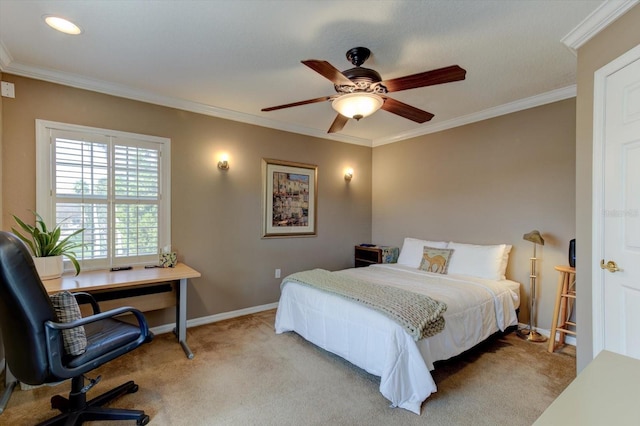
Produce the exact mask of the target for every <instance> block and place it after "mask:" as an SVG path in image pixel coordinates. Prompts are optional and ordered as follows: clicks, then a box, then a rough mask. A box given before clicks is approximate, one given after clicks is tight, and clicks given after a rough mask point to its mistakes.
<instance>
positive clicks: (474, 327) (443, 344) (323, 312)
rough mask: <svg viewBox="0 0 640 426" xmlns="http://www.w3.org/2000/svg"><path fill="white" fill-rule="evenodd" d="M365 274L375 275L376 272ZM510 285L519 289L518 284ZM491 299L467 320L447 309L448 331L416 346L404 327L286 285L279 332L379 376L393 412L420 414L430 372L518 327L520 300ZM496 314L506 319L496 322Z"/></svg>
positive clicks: (432, 388)
mask: <svg viewBox="0 0 640 426" xmlns="http://www.w3.org/2000/svg"><path fill="white" fill-rule="evenodd" d="M362 269H363V270H364V269H367V270H369V271H368V272H366V273H369V274H372V273H374V268H372V267H369V268H362ZM362 272H364V271H359V272H358V273H362ZM380 272H382V273H383V274H384V273H385V272H384V271H382V270H381V269H380V270H378V271H376V272H375V273H376V274H378V273H380ZM396 272H397V271H391V272H388V273H394V274H395V273H396ZM450 278H451V279H456V278H455V277H450ZM458 281H459V280H458ZM510 283H512V285H511V287H512V288H516V289H517V286H518V283H515V282H510ZM472 286H473V287H474V290H472V291H471V292H472V293H476V294H477V293H479V291H478V289H476V288H475V287H478V286H477V285H475V284H473V285H472ZM453 287H454V285H452V284H451V283H449V284H448V285H447V286H446V287H445V288H446V291H449V290H450V289H452V288H453ZM492 293H493V294H492V295H491V296H490V297H489V298H488V299H487V301H485V302H484V303H480V304H477V306H475V307H473V308H465V309H463V311H464V314H462V313H461V312H458V309H456V308H455V307H453V309H449V310H448V311H447V313H445V315H444V316H445V321H446V326H445V329H444V331H442V332H441V333H439V334H437V335H435V336H432V337H429V338H427V339H422V340H420V341H419V342H416V341H414V340H413V338H412V337H411V336H410V335H409V334H408V333H407V332H406V331H405V330H404V329H403V328H402V327H401V326H400V325H398V324H397V323H396V322H394V321H392V320H391V319H389V318H388V317H386V316H385V315H383V314H381V313H379V312H377V311H375V310H372V309H370V308H367V307H365V306H363V305H360V304H358V303H357V302H353V301H350V300H347V299H345V298H342V297H339V296H335V295H333V294H330V293H327V292H324V291H320V290H316V289H314V288H311V287H308V286H305V285H300V284H297V283H288V284H286V285H285V286H284V287H283V290H282V295H281V297H280V303H279V305H278V311H277V314H276V323H275V331H276V333H278V334H280V333H284V332H287V331H295V332H296V333H298V334H299V335H300V336H302V337H303V338H305V339H306V340H308V341H309V342H312V343H313V344H315V345H317V346H319V347H321V348H323V349H325V350H327V351H329V352H332V353H334V354H336V355H338V356H340V357H342V358H344V359H345V360H347V361H349V362H351V363H352V364H354V365H356V366H358V367H360V368H362V369H363V370H365V371H367V372H369V373H371V374H373V375H376V376H379V377H380V392H381V393H382V395H383V396H384V397H385V398H387V399H388V400H389V401H391V405H392V406H393V407H401V408H404V409H406V410H409V411H412V412H414V413H416V414H420V408H421V406H422V403H423V402H424V400H425V399H427V397H428V396H429V395H431V394H432V393H433V392H436V390H437V387H436V384H435V382H434V381H433V378H432V377H431V373H430V372H429V371H430V370H432V369H433V363H434V362H436V361H439V360H444V359H448V358H450V357H452V356H455V355H458V354H460V353H462V352H464V351H465V350H467V349H469V348H471V347H473V346H474V345H476V344H478V343H479V342H481V341H483V340H485V339H486V338H487V337H489V336H490V335H491V334H493V333H495V332H496V331H498V330H500V329H504V328H505V327H507V326H510V325H514V324H517V317H516V315H515V309H514V302H516V301H517V299H518V295H517V294H516V295H514V294H510V290H505V292H504V294H495V291H492ZM474 297H476V296H474ZM445 303H446V301H445ZM451 304H452V305H457V304H458V303H457V302H453V301H451ZM503 307H504V308H506V309H503ZM497 313H499V314H502V315H503V317H502V318H499V319H497V318H496V314H497Z"/></svg>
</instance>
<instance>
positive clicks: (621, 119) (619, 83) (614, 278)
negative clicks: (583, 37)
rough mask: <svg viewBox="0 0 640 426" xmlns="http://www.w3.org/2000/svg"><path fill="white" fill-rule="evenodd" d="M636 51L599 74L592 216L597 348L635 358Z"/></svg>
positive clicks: (639, 224)
mask: <svg viewBox="0 0 640 426" xmlns="http://www.w3.org/2000/svg"><path fill="white" fill-rule="evenodd" d="M637 53H638V54H639V56H640V52H637ZM639 56H636V58H635V59H633V58H632V57H630V56H629V57H627V63H626V64H624V66H622V67H621V68H619V69H616V70H615V71H611V72H610V73H609V74H608V75H607V76H606V77H603V78H604V99H603V101H604V111H603V112H604V114H603V115H604V122H603V123H602V128H601V130H602V133H601V134H602V144H603V145H602V148H603V149H602V161H603V166H604V167H603V169H602V187H601V190H602V193H601V197H602V207H603V209H602V211H601V212H600V216H601V217H600V218H597V217H595V216H594V220H600V223H601V224H600V226H601V250H600V253H599V255H600V256H597V257H600V259H598V260H597V261H598V265H594V266H595V268H594V269H596V270H597V275H594V281H598V280H600V282H601V293H600V294H601V296H602V301H601V305H600V306H602V308H603V314H602V320H603V322H604V324H603V326H602V349H606V350H610V351H613V352H617V353H621V354H625V355H629V356H632V357H635V358H640V59H638V57H639ZM594 100H595V99H594ZM597 302H598V301H596V300H595V299H594V306H595V303H597ZM594 318H595V316H594ZM594 331H595V330H594ZM595 341H596V339H595V336H594V343H595ZM596 354H597V352H595V353H594V356H595V355H596Z"/></svg>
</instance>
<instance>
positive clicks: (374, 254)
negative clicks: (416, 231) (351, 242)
mask: <svg viewBox="0 0 640 426" xmlns="http://www.w3.org/2000/svg"><path fill="white" fill-rule="evenodd" d="M398 253H399V249H398V247H390V246H355V252H354V263H355V267H356V268H360V267H363V266H369V265H372V264H374V263H396V261H397V260H398Z"/></svg>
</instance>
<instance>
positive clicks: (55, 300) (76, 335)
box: [51, 291, 87, 355]
mask: <svg viewBox="0 0 640 426" xmlns="http://www.w3.org/2000/svg"><path fill="white" fill-rule="evenodd" d="M51 303H52V305H53V309H54V310H55V311H56V315H57V316H58V320H59V321H60V322H71V321H75V320H78V319H80V318H82V313H81V312H80V307H79V306H78V302H77V301H76V298H75V297H74V296H73V294H71V293H70V292H68V291H62V292H60V293H56V294H52V295H51ZM62 340H63V342H64V350H65V351H66V352H67V353H68V354H69V355H80V354H83V353H84V351H85V350H86V348H87V335H86V333H85V331H84V327H83V326H79V327H74V328H72V329H70V330H62Z"/></svg>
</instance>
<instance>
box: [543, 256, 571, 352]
mask: <svg viewBox="0 0 640 426" xmlns="http://www.w3.org/2000/svg"><path fill="white" fill-rule="evenodd" d="M555 270H556V271H558V272H560V278H559V279H558V290H557V293H556V306H555V308H554V309H553V320H552V321H551V334H550V335H549V352H553V351H554V350H555V346H556V332H558V333H560V336H558V343H559V344H561V345H562V344H564V336H565V334H571V335H573V336H575V335H576V332H575V331H574V330H569V328H568V327H569V326H572V327H574V329H575V327H576V323H575V322H572V321H569V319H570V316H571V311H572V310H573V309H572V308H573V305H574V303H575V300H576V270H575V268H572V267H571V266H556V267H555Z"/></svg>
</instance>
